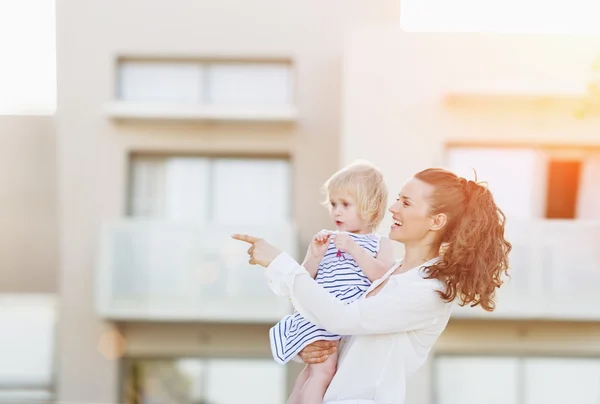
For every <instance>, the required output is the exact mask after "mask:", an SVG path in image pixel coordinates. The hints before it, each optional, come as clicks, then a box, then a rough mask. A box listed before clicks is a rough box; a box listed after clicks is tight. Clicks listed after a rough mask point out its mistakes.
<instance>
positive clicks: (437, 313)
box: [232, 234, 450, 335]
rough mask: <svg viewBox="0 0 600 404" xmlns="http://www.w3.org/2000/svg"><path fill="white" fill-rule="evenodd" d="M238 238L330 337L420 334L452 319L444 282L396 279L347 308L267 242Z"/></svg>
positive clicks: (273, 282) (253, 261)
mask: <svg viewBox="0 0 600 404" xmlns="http://www.w3.org/2000/svg"><path fill="white" fill-rule="evenodd" d="M232 237H233V238H234V239H236V240H240V241H243V242H246V243H249V244H251V247H250V248H249V249H248V254H249V255H250V260H249V263H250V264H253V265H261V266H264V267H266V268H267V269H266V271H265V273H266V275H267V277H268V278H269V284H270V286H271V289H273V291H274V292H275V293H276V294H278V295H283V296H291V300H292V302H293V304H294V307H295V308H296V310H298V311H299V312H300V313H301V314H302V315H303V316H305V317H306V318H307V319H308V320H310V321H312V322H313V323H315V324H317V325H319V326H321V327H323V328H325V329H327V330H328V331H330V332H333V333H337V334H342V335H344V334H345V335H359V334H386V333H395V332H403V331H410V330H419V329H424V328H427V327H430V326H432V325H434V324H437V323H438V322H440V321H445V320H446V319H447V317H448V314H449V310H450V303H446V302H444V301H443V300H442V298H441V296H440V295H439V293H438V292H437V290H436V287H439V286H440V285H439V282H436V281H435V280H433V279H427V280H426V279H423V278H421V277H414V279H413V280H412V281H410V279H411V278H403V279H402V280H401V281H397V280H395V279H391V280H389V282H388V283H387V284H386V285H384V286H383V287H382V288H381V290H380V291H379V293H378V294H376V295H375V296H373V297H370V298H366V299H359V300H357V301H355V302H353V303H351V304H348V305H346V304H344V303H342V302H341V301H340V300H337V299H336V298H335V297H333V295H331V294H330V293H329V292H327V291H326V290H325V289H323V288H322V287H321V286H320V285H318V284H317V283H316V282H315V280H314V279H313V278H311V276H310V275H309V273H308V272H306V270H305V269H304V268H303V267H301V266H300V265H299V264H298V263H297V262H296V261H294V259H293V258H292V257H290V256H289V255H288V254H286V253H282V252H281V250H279V249H278V248H277V247H275V246H273V245H272V244H270V243H268V242H267V241H265V240H263V239H261V238H259V237H253V236H249V235H244V234H235V235H233V236H232ZM400 276H403V277H404V276H408V274H404V275H400Z"/></svg>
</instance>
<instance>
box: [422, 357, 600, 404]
mask: <svg viewBox="0 0 600 404" xmlns="http://www.w3.org/2000/svg"><path fill="white" fill-rule="evenodd" d="M434 380H435V382H434V389H435V390H434V395H435V397H436V399H435V404H459V403H460V404H575V403H576V404H597V403H598V402H600V359H583V358H533V357H489V356H440V357H437V358H436V359H435V370H434Z"/></svg>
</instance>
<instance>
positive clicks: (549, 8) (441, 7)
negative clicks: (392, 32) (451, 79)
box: [400, 0, 600, 34]
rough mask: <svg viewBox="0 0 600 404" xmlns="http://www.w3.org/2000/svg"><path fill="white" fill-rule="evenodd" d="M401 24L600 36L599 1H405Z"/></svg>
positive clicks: (418, 27) (423, 27)
mask: <svg viewBox="0 0 600 404" xmlns="http://www.w3.org/2000/svg"><path fill="white" fill-rule="evenodd" d="M401 4H402V6H401V11H400V12H401V15H400V24H401V26H402V29H404V30H406V31H412V32H494V33H523V34H597V33H600V27H599V26H598V23H597V19H596V18H595V16H597V15H598V13H599V12H600V6H599V5H598V2H597V1H596V0H573V1H570V2H560V1H556V2H552V1H544V0H496V1H478V0H452V1H448V0H402V3H401Z"/></svg>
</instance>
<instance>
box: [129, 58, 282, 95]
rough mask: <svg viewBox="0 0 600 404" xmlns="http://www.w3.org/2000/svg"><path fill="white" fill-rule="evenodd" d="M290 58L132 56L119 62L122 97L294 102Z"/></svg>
mask: <svg viewBox="0 0 600 404" xmlns="http://www.w3.org/2000/svg"><path fill="white" fill-rule="evenodd" d="M292 92H293V83H292V73H291V65H290V64H289V63H287V62H260V63H259V62H208V61H206V62H202V61H197V62H194V61H190V62H183V61H168V60H167V61H133V60H132V61H128V60H123V61H121V62H120V63H119V81H118V98H119V99H120V100H122V101H131V102H150V103H176V104H203V105H212V106H234V107H240V106H258V107H272V106H275V107H277V106H289V105H292V104H293V99H292V98H293V96H292Z"/></svg>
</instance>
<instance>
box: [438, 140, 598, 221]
mask: <svg viewBox="0 0 600 404" xmlns="http://www.w3.org/2000/svg"><path fill="white" fill-rule="evenodd" d="M447 165H448V167H449V168H450V169H451V170H453V171H455V172H456V173H457V174H459V175H462V176H464V177H466V178H469V179H473V169H475V170H476V172H477V177H478V179H479V180H482V181H485V182H487V183H488V185H489V187H490V189H491V191H492V193H493V194H494V197H495V199H496V202H497V203H498V205H499V206H501V207H502V209H503V211H504V213H505V214H506V215H507V217H509V218H511V219H543V218H547V219H600V209H597V208H595V207H597V206H600V185H599V182H598V178H600V151H599V152H596V153H594V152H587V151H586V152H583V151H580V152H578V151H575V152H572V153H568V154H567V153H560V152H555V151H552V150H542V149H540V150H534V149H519V148H480V147H453V148H450V149H449V150H448V153H447Z"/></svg>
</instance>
